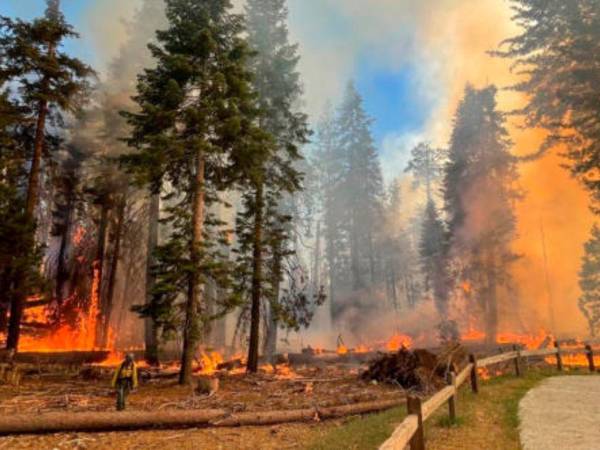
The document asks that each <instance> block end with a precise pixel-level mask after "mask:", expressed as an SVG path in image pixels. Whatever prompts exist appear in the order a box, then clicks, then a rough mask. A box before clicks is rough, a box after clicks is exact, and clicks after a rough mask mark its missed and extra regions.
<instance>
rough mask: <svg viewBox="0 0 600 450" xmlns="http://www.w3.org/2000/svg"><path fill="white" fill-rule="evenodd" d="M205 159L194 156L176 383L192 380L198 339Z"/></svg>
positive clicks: (199, 153)
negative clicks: (186, 283) (187, 270)
mask: <svg viewBox="0 0 600 450" xmlns="http://www.w3.org/2000/svg"><path fill="white" fill-rule="evenodd" d="M204 172H205V160H204V155H203V154H202V152H198V153H197V154H196V178H195V183H194V200H193V201H194V204H193V216H192V240H191V242H190V260H191V263H192V266H193V270H192V273H191V275H190V279H189V286H188V295H187V301H186V305H185V328H184V330H183V352H182V355H181V371H180V372H179V384H189V383H190V382H191V381H192V362H193V360H194V355H195V353H196V347H197V345H198V340H199V338H200V330H199V329H198V327H199V323H198V321H199V317H198V316H199V313H198V309H199V308H200V306H201V304H202V298H201V296H202V287H201V286H200V275H199V273H198V265H199V264H200V251H201V249H200V247H201V245H202V239H203V236H202V233H203V229H204V215H205V189H204V181H205V180H204V176H205V174H204Z"/></svg>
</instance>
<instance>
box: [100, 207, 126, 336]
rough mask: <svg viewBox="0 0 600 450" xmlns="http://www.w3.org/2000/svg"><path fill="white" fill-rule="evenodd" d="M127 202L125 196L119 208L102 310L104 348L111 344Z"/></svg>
mask: <svg viewBox="0 0 600 450" xmlns="http://www.w3.org/2000/svg"><path fill="white" fill-rule="evenodd" d="M126 205H127V200H126V199H125V197H124V196H123V198H122V199H121V201H120V202H119V208H118V210H117V225H116V228H115V237H114V238H115V244H114V247H113V254H112V260H111V264H110V273H109V275H108V286H107V292H106V301H105V303H104V308H102V310H101V311H102V313H101V314H102V341H101V342H102V348H106V347H107V346H108V344H109V342H108V337H109V336H108V335H109V329H110V319H111V316H112V310H113V306H114V296H115V284H116V282H117V269H118V266H119V259H120V257H121V240H122V234H123V223H124V222H125V207H126Z"/></svg>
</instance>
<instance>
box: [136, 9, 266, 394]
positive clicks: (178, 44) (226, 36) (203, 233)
mask: <svg viewBox="0 0 600 450" xmlns="http://www.w3.org/2000/svg"><path fill="white" fill-rule="evenodd" d="M230 9H231V3H230V2H229V1H227V0H210V1H205V2H198V1H195V0H168V1H167V2H166V13H167V19H168V22H169V26H168V29H166V30H164V31H159V32H158V33H157V40H158V43H157V44H156V45H154V44H152V45H151V46H150V49H151V51H152V54H153V56H154V58H155V59H156V61H157V66H156V68H154V69H149V70H146V71H145V72H144V74H142V76H140V79H139V83H138V96H137V97H136V99H135V100H136V102H137V103H138V105H139V107H140V112H139V113H133V114H129V115H128V116H129V120H130V123H131V124H132V125H133V128H134V133H133V135H132V138H131V139H130V144H131V145H132V146H134V147H136V148H137V149H138V154H137V157H136V158H134V159H133V161H132V162H133V163H134V164H137V165H138V170H139V171H140V172H141V173H142V174H146V176H147V178H146V179H147V181H148V182H150V183H151V184H152V185H153V186H154V189H157V186H158V185H159V183H160V182H168V184H169V185H170V188H171V189H170V191H169V192H168V193H167V195H166V196H165V201H166V202H168V204H169V206H168V207H167V208H165V213H166V214H167V216H168V217H167V218H166V220H167V221H168V222H169V225H170V226H171V229H172V231H171V234H170V236H169V239H168V241H167V242H166V243H165V244H164V245H161V246H160V247H159V248H158V249H157V253H156V255H157V265H156V273H157V282H156V285H155V287H154V301H153V302H152V303H151V304H150V305H148V307H147V308H146V310H145V311H144V312H145V313H146V314H149V315H151V316H152V317H154V318H155V319H156V320H157V321H159V322H160V323H161V324H162V325H163V329H164V330H166V331H169V330H172V331H178V330H179V329H181V332H182V334H183V338H184V339H183V354H182V361H181V362H182V364H181V373H180V382H181V383H187V382H189V381H190V378H191V373H192V362H193V357H194V353H195V351H196V348H197V345H198V343H199V340H200V338H201V335H202V324H203V323H204V322H206V321H208V320H210V319H211V317H208V315H207V314H206V304H205V303H206V302H205V298H204V290H205V289H204V286H205V284H206V281H207V278H208V277H210V278H212V279H214V280H217V281H218V283H219V284H222V285H225V284H226V283H227V272H226V271H225V266H224V264H223V261H222V256H223V255H222V254H221V251H220V249H221V245H222V244H225V243H226V242H225V233H224V232H225V230H222V228H221V227H220V225H221V224H220V222H219V221H218V220H217V219H216V218H215V217H214V216H213V215H212V214H211V213H210V212H209V209H208V206H209V205H210V204H212V203H214V202H217V201H219V193H220V192H222V191H223V190H224V189H226V188H227V187H228V186H230V184H228V183H233V182H234V181H237V182H241V180H244V181H246V180H247V179H248V178H249V173H252V174H253V175H254V174H257V172H256V171H254V167H255V163H256V162H257V161H258V160H259V158H253V156H256V154H255V155H250V152H252V151H253V150H257V149H260V148H263V146H261V145H260V144H257V143H256V142H257V141H256V140H255V138H256V139H259V137H260V136H263V134H264V133H263V132H261V131H260V130H258V129H257V127H256V125H255V124H256V117H257V109H256V106H255V101H254V100H255V96H254V94H253V91H252V89H251V85H250V74H249V72H248V70H247V59H248V56H249V50H248V47H247V45H246V43H245V41H244V40H243V39H242V38H241V33H242V30H243V26H242V17H241V16H238V15H234V14H232V13H231V12H230ZM180 295H184V296H185V302H184V303H183V304H181V305H178V303H177V301H178V298H179V297H180ZM178 308H181V310H182V311H181V312H182V314H181V315H182V318H181V319H179V317H180V315H179V314H178Z"/></svg>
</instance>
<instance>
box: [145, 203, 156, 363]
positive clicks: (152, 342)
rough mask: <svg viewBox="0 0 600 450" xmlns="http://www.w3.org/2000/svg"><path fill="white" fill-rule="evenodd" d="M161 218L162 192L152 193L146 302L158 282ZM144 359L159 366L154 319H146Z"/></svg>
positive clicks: (150, 298) (149, 302)
mask: <svg viewBox="0 0 600 450" xmlns="http://www.w3.org/2000/svg"><path fill="white" fill-rule="evenodd" d="M159 218H160V194H158V193H157V194H151V195H150V212H149V216H148V249H147V252H148V253H147V256H146V304H147V305H150V304H151V303H152V290H153V289H154V285H155V283H156V277H155V276H154V273H153V270H152V268H153V266H154V264H155V258H154V251H155V250H156V246H157V245H158V220H159ZM144 342H145V344H146V345H145V351H144V359H145V360H146V362H147V363H148V364H149V365H151V366H158V364H159V359H158V329H157V326H156V323H155V321H154V319H153V318H152V317H151V316H149V317H146V318H145V319H144Z"/></svg>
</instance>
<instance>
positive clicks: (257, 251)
mask: <svg viewBox="0 0 600 450" xmlns="http://www.w3.org/2000/svg"><path fill="white" fill-rule="evenodd" d="M254 208H255V211H254V239H253V240H254V242H253V244H254V252H253V257H252V309H251V313H250V314H251V316H250V343H249V348H248V367H247V371H248V372H251V373H256V372H257V371H258V347H259V331H260V300H261V287H262V265H263V262H262V257H263V249H262V246H263V242H262V241H263V238H262V234H263V208H264V198H263V184H262V181H261V182H259V183H258V184H257V186H256V193H255V205H254Z"/></svg>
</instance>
